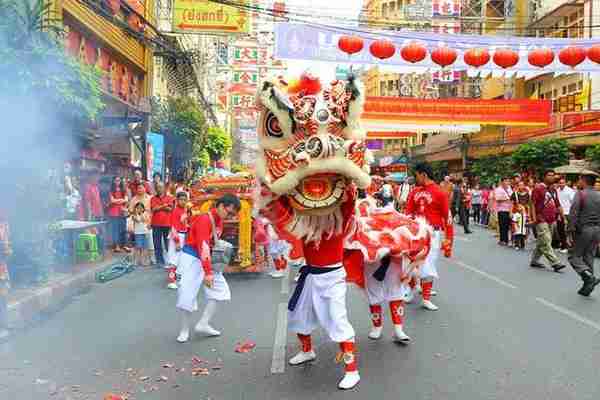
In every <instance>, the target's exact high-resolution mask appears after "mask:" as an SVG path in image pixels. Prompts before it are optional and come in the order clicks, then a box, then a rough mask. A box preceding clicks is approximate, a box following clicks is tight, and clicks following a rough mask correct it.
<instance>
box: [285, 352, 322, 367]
mask: <svg viewBox="0 0 600 400" xmlns="http://www.w3.org/2000/svg"><path fill="white" fill-rule="evenodd" d="M315 358H317V355H316V354H315V351H314V350H311V351H309V352H308V353H305V352H303V351H301V352H299V353H298V354H296V355H295V356H294V357H292V358H290V361H289V363H290V365H300V364H304V363H307V362H309V361H312V360H314V359H315Z"/></svg>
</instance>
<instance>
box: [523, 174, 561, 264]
mask: <svg viewBox="0 0 600 400" xmlns="http://www.w3.org/2000/svg"><path fill="white" fill-rule="evenodd" d="M554 180H555V176H554V171H552V170H548V171H546V172H545V173H544V181H543V182H542V183H539V184H538V185H537V186H536V187H535V189H534V190H533V193H532V195H531V202H532V203H533V207H532V209H531V212H532V219H533V220H534V221H535V230H536V232H537V241H536V246H535V249H534V251H533V255H532V257H531V263H530V264H529V265H530V266H531V267H533V268H546V266H545V265H544V264H542V263H540V258H542V256H544V257H546V259H547V260H548V261H549V262H550V265H551V266H552V269H554V271H555V272H559V271H560V270H562V269H563V268H565V266H564V265H563V264H561V263H560V260H559V259H558V257H557V256H556V254H555V253H554V249H553V248H552V232H553V231H554V229H555V228H556V220H557V219H558V217H559V215H560V213H561V209H560V203H559V201H558V194H557V193H556V190H554V189H552V185H553V184H554Z"/></svg>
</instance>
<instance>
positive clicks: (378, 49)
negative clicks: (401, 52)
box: [369, 39, 396, 60]
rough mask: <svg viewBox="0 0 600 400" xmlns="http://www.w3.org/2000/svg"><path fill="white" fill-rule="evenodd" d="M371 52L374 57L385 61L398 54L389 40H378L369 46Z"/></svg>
mask: <svg viewBox="0 0 600 400" xmlns="http://www.w3.org/2000/svg"><path fill="white" fill-rule="evenodd" d="M369 51H370V52H371V54H373V56H374V57H377V58H379V59H382V60H385V59H386V58H390V57H392V56H393V55H394V53H396V47H394V44H393V43H392V42H390V41H389V40H385V39H383V40H376V41H374V42H373V43H371V46H369Z"/></svg>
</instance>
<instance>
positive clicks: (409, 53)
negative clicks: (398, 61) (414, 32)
mask: <svg viewBox="0 0 600 400" xmlns="http://www.w3.org/2000/svg"><path fill="white" fill-rule="evenodd" d="M400 55H401V56H402V58H403V59H404V60H406V61H408V62H410V63H413V64H414V63H418V62H419V61H423V59H424V58H425V57H426V56H427V49H426V48H425V46H423V45H422V44H420V43H416V42H412V43H410V44H408V45H406V46H404V47H403V48H402V50H401V51H400Z"/></svg>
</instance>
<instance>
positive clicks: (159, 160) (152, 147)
mask: <svg viewBox="0 0 600 400" xmlns="http://www.w3.org/2000/svg"><path fill="white" fill-rule="evenodd" d="M164 156H165V138H164V136H163V135H161V134H158V133H152V132H148V135H146V167H147V169H148V170H147V173H148V175H147V176H148V178H150V177H151V176H153V175H154V174H155V173H159V174H161V175H163V165H164Z"/></svg>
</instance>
